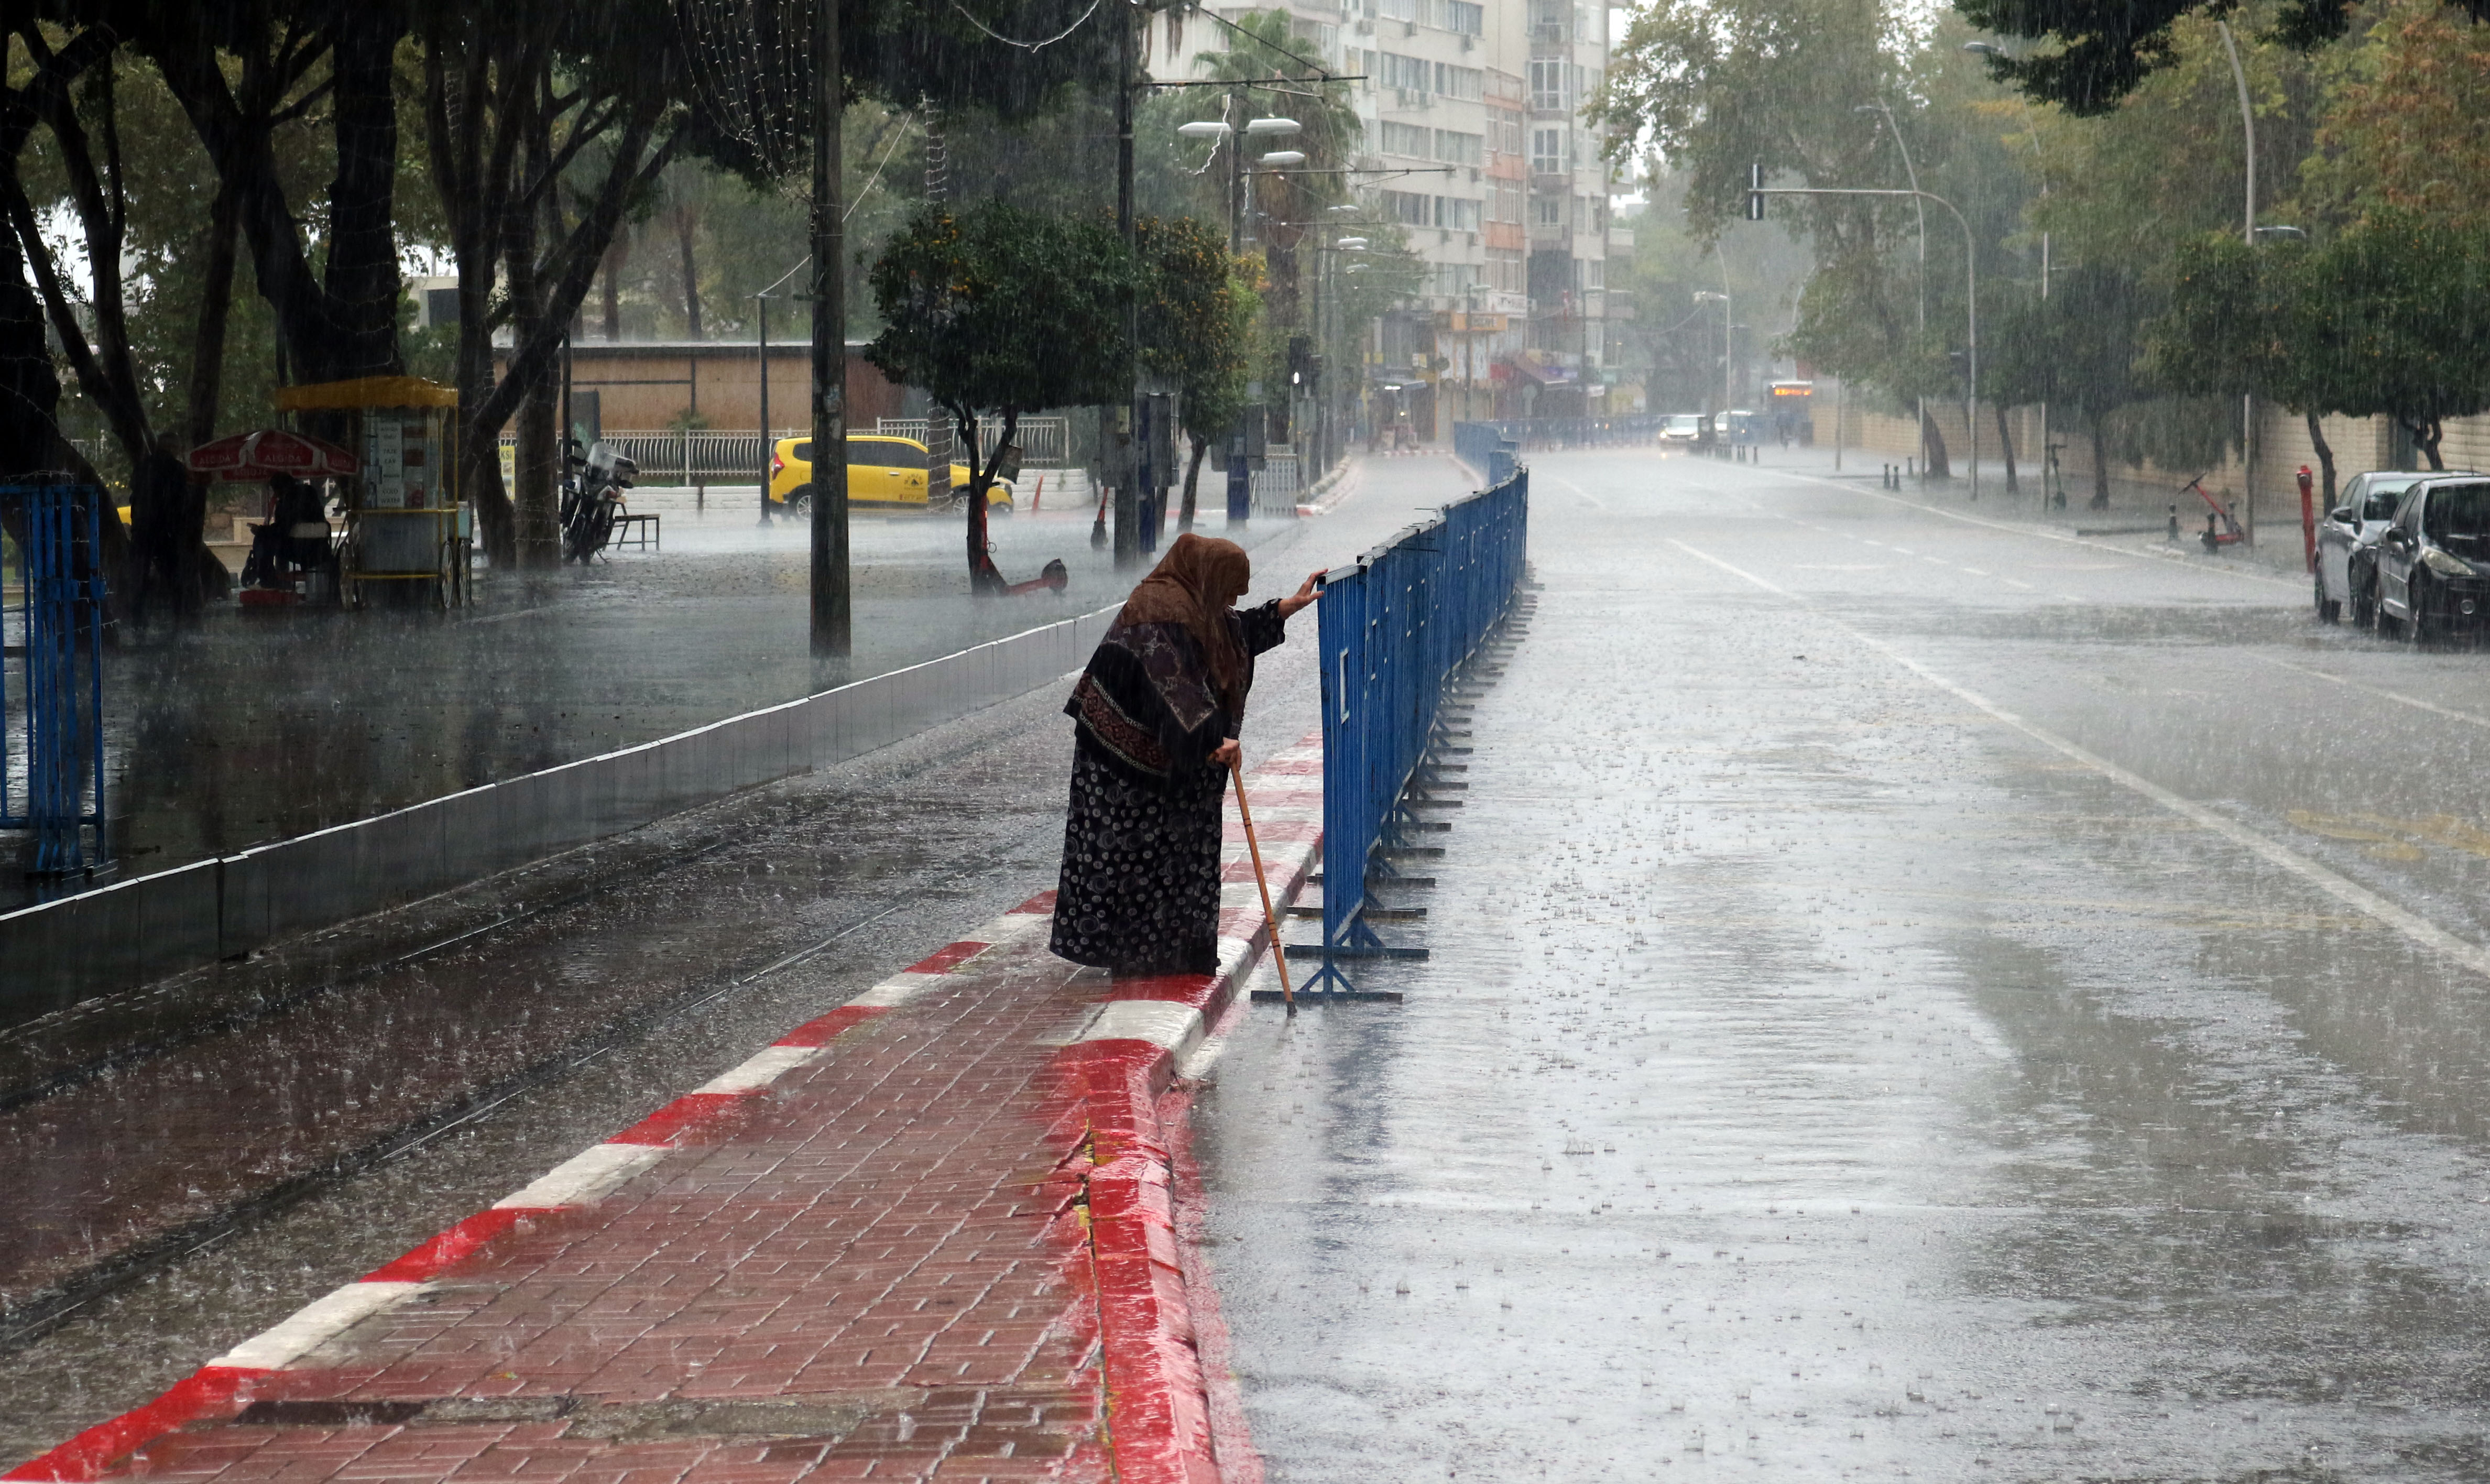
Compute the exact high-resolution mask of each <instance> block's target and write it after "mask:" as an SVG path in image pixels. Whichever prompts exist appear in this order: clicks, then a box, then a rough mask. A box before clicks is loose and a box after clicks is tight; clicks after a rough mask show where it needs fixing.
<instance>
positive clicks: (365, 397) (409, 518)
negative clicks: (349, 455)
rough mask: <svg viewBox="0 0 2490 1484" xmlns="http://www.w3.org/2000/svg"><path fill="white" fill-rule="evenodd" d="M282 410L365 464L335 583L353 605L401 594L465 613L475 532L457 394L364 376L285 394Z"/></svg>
mask: <svg viewBox="0 0 2490 1484" xmlns="http://www.w3.org/2000/svg"><path fill="white" fill-rule="evenodd" d="M276 410H277V411H278V412H280V413H283V414H286V415H288V416H290V417H291V418H292V419H293V420H294V421H295V422H296V424H297V426H298V428H299V429H300V430H302V431H305V432H314V431H316V432H318V433H320V434H321V435H323V436H326V437H331V438H334V439H336V440H337V441H338V442H340V443H342V444H344V445H345V447H347V448H348V449H350V450H353V451H355V452H356V453H357V454H359V455H360V456H361V458H362V470H361V472H360V473H359V474H358V475H357V476H356V477H355V478H353V479H349V480H343V481H341V482H342V487H343V489H344V492H345V499H344V505H345V517H346V535H345V541H344V543H343V545H342V546H341V547H340V549H339V553H338V580H339V584H340V586H341V588H342V590H343V596H344V597H345V600H346V603H347V605H348V606H349V607H354V608H362V607H367V606H369V605H370V603H371V602H372V599H373V598H374V597H375V596H377V595H378V593H379V592H381V591H383V590H387V589H395V590H397V591H402V592H411V593H413V594H415V595H418V596H419V598H420V600H421V601H426V602H428V603H430V604H432V605H433V606H437V607H443V608H457V607H464V606H465V605H466V603H467V600H468V596H469V578H470V576H471V575H472V573H473V571H474V568H475V553H476V523H475V516H474V512H473V511H472V509H470V508H469V507H468V506H467V504H466V503H465V502H463V501H461V500H460V499H459V498H458V487H457V483H458V446H457V439H458V419H457V412H458V393H457V392H456V390H455V389H453V388H449V387H445V386H442V385H440V384H439V383H438V382H430V381H425V380H423V379H422V378H420V377H416V376H365V377H360V378H358V379H356V380H353V381H331V382H320V383H317V384H315V385H312V386H307V387H284V388H280V389H278V391H277V393H276ZM375 584H378V585H380V586H379V587H377V588H376V587H375V586H374V585H375Z"/></svg>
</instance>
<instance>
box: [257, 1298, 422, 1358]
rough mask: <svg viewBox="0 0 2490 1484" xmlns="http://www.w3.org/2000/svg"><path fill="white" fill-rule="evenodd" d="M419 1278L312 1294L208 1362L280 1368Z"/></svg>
mask: <svg viewBox="0 0 2490 1484" xmlns="http://www.w3.org/2000/svg"><path fill="white" fill-rule="evenodd" d="M421 1287H423V1285H422V1284H420V1283H349V1284H347V1285H346V1286H345V1287H344V1288H341V1289H337V1290H335V1291H334V1292H333V1293H329V1294H325V1295H321V1296H320V1297H318V1298H314V1299H312V1300H311V1301H310V1302H309V1303H307V1304H304V1306H303V1307H302V1308H300V1309H297V1310H296V1311H294V1316H293V1317H292V1318H291V1319H287V1320H282V1321H279V1322H278V1323H277V1324H272V1325H270V1326H269V1327H268V1328H266V1329H263V1330H261V1331H260V1332H259V1333H257V1334H255V1335H252V1336H251V1337H250V1338H249V1339H247V1340H245V1341H243V1342H242V1343H241V1344H240V1345H237V1346H235V1347H234V1348H233V1349H231V1350H229V1351H226V1352H225V1353H223V1354H221V1355H218V1356H217V1358H215V1359H214V1360H211V1361H209V1362H208V1364H210V1365H221V1366H234V1367H237V1368H242V1369H248V1370H266V1371H281V1370H284V1369H285V1368H286V1367H287V1366H290V1365H292V1364H293V1363H294V1362H295V1361H297V1360H300V1359H302V1358H303V1357H304V1355H307V1354H309V1353H311V1352H313V1351H315V1350H318V1349H319V1348H320V1347H321V1346H323V1345H326V1344H327V1343H329V1341H331V1340H333V1339H335V1338H336V1337H337V1336H338V1335H341V1334H343V1333H345V1332H346V1331H347V1330H348V1329H351V1328H353V1327H354V1326H355V1325H356V1324H360V1323H362V1321H364V1320H367V1319H369V1318H371V1317H372V1316H373V1315H375V1314H379V1313H382V1312H384V1311H385V1310H388V1309H391V1308H394V1307H396V1306H397V1305H398V1304H400V1303H403V1302H405V1301H406V1299H407V1297H408V1296H409V1295H412V1294H413V1293H415V1291H416V1290H418V1289H420V1288H421Z"/></svg>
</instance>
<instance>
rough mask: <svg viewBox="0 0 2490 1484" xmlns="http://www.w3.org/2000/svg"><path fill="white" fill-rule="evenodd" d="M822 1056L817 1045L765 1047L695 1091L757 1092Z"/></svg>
mask: <svg viewBox="0 0 2490 1484" xmlns="http://www.w3.org/2000/svg"><path fill="white" fill-rule="evenodd" d="M821 1054H822V1050H821V1048H820V1047H818V1046H765V1047H763V1048H762V1049H761V1050H760V1051H757V1052H755V1053H753V1055H752V1057H751V1059H750V1060H749V1061H746V1062H744V1063H743V1064H742V1065H740V1066H737V1067H734V1068H731V1069H729V1070H727V1071H724V1072H720V1073H719V1074H718V1075H716V1076H715V1077H712V1078H710V1079H709V1081H707V1082H704V1083H702V1084H701V1085H700V1086H699V1087H696V1088H694V1089H692V1091H695V1092H758V1091H761V1090H762V1089H763V1088H766V1087H767V1086H769V1084H771V1083H773V1082H776V1081H777V1080H778V1079H779V1078H781V1077H784V1076H786V1075H787V1074H788V1073H789V1072H792V1071H794V1070H795V1069H796V1068H797V1067H799V1066H801V1065H803V1064H804V1063H805V1062H810V1061H812V1060H813V1059H814V1058H815V1057H818V1056H820V1055H821Z"/></svg>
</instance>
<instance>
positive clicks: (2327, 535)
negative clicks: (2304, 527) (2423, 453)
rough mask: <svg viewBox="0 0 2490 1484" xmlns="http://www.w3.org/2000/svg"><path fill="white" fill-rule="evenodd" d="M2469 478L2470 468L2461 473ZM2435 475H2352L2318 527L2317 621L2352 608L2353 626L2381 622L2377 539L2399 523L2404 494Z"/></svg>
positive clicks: (2405, 472)
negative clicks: (2399, 507) (2397, 519)
mask: <svg viewBox="0 0 2490 1484" xmlns="http://www.w3.org/2000/svg"><path fill="white" fill-rule="evenodd" d="M2453 472H2454V473H2457V474H2470V473H2471V472H2472V471H2471V470H2456V471H2453ZM2433 477H2434V476H2432V475H2430V474H2428V473H2425V472H2418V471H2413V470H2393V469H2380V470H2372V471H2370V472H2369V473H2367V474H2356V475H2354V476H2352V479H2351V482H2349V483H2347V484H2345V485H2344V486H2343V488H2342V491H2341V494H2340V497H2339V501H2338V503H2337V504H2336V505H2335V507H2334V509H2331V510H2330V511H2328V512H2327V515H2326V518H2325V519H2324V520H2322V521H2319V522H2318V524H2317V581H2316V587H2317V617H2318V619H2319V620H2320V621H2321V622H2323V623H2328V624H2331V623H2333V622H2334V621H2335V620H2336V619H2337V618H2339V617H2341V616H2342V613H2343V609H2344V608H2345V607H2346V606H2349V607H2350V608H2351V610H2352V622H2353V623H2355V624H2357V625H2359V626H2360V627H2362V628H2367V627H2369V626H2372V625H2374V624H2375V623H2377V621H2378V567H2377V556H2378V539H2379V538H2381V537H2383V536H2385V535H2386V534H2387V528H2388V527H2389V526H2390V525H2392V524H2394V519H2395V508H2396V507H2397V506H2399V505H2401V504H2403V498H2404V492H2405V491H2406V490H2408V489H2410V488H2412V487H2413V485H2415V484H2417V483H2418V482H2419V481H2421V480H2426V479H2431V478H2433Z"/></svg>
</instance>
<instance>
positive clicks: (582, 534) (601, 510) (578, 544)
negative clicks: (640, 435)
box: [562, 438, 640, 564]
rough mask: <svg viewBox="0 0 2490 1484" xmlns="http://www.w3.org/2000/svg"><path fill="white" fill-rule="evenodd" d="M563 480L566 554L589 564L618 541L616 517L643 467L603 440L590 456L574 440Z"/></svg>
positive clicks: (566, 458) (563, 550)
mask: <svg viewBox="0 0 2490 1484" xmlns="http://www.w3.org/2000/svg"><path fill="white" fill-rule="evenodd" d="M569 442H570V446H569V449H568V450H567V451H566V453H565V457H564V460H563V462H564V464H565V470H564V474H563V480H562V555H563V559H564V560H565V561H568V562H579V563H582V564H585V563H586V562H587V561H588V560H589V559H590V558H592V557H594V556H595V555H596V554H597V553H599V552H601V551H603V550H604V549H605V544H606V542H608V541H610V540H612V539H614V521H615V517H617V516H619V515H621V514H622V511H623V509H624V507H623V502H622V492H623V491H625V490H627V489H629V488H630V487H631V483H632V480H636V479H637V478H639V474H640V466H639V465H638V464H636V463H634V462H633V461H631V460H630V459H627V458H625V457H623V456H622V454H621V453H618V452H616V451H615V450H614V446H613V445H612V444H610V443H607V442H605V441H604V440H602V439H599V440H598V441H597V442H596V443H595V444H594V445H593V446H591V447H590V449H589V450H588V454H587V456H586V457H584V458H583V457H581V456H580V452H579V440H578V439H576V438H574V439H571V440H570V441H569Z"/></svg>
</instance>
